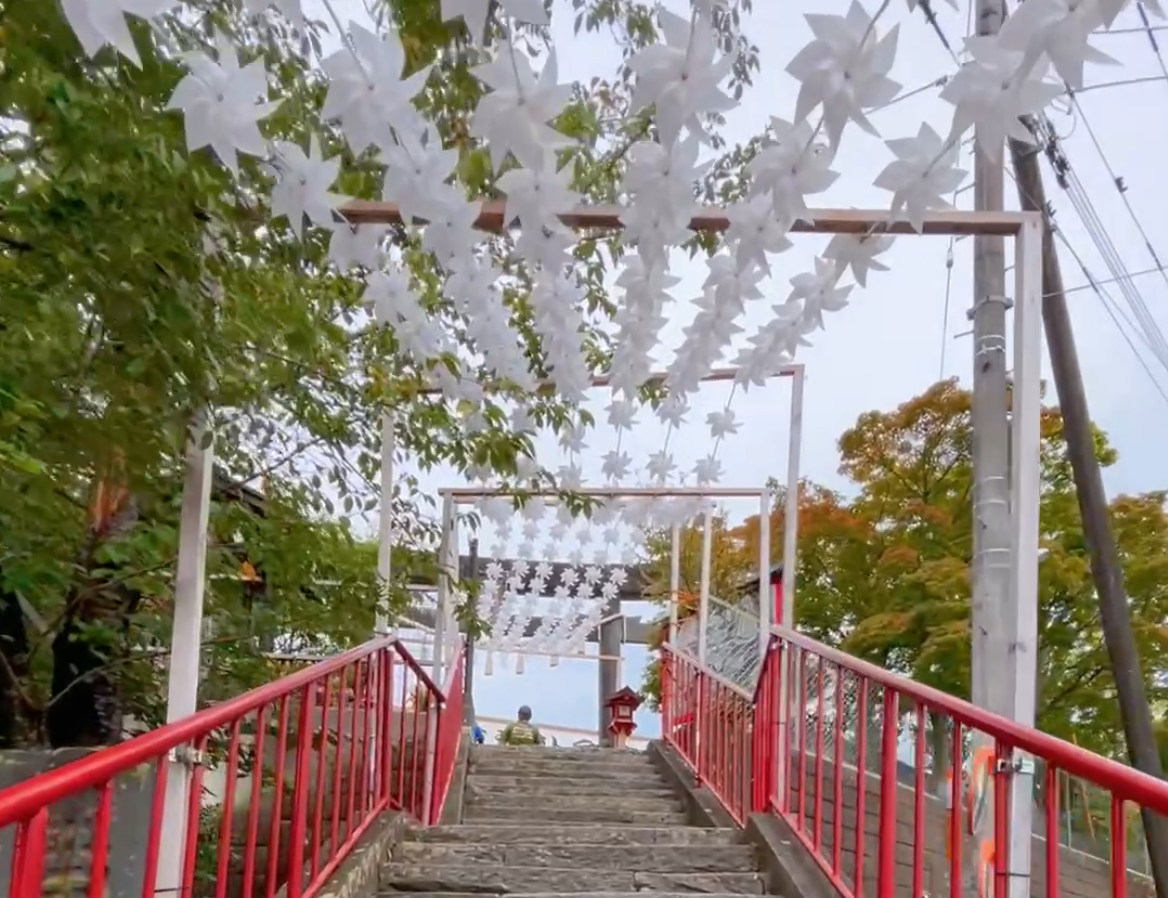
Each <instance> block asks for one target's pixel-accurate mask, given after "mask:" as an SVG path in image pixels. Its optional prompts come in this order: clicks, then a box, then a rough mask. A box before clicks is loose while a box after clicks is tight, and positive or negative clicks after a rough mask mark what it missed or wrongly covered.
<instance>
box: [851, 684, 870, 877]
mask: <svg viewBox="0 0 1168 898" xmlns="http://www.w3.org/2000/svg"><path fill="white" fill-rule="evenodd" d="M867 805H868V679H867V677H863V676H861V677H860V692H859V694H858V695H857V696H856V873H855V876H854V878H853V883H854V884H853V886H852V891H853V892H854V893H855V895H856V898H863V894H864V850H865V848H866V846H867V843H868V840H867V838H866V836H865V833H864V824H865V821H866V820H867V819H868V818H867V815H866V813H865V811H866V810H867Z"/></svg>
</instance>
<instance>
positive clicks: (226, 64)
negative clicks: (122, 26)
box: [95, 0, 280, 175]
mask: <svg viewBox="0 0 1168 898" xmlns="http://www.w3.org/2000/svg"><path fill="white" fill-rule="evenodd" d="M107 3H108V0H97V2H96V3H95V6H102V5H103V4H107ZM215 51H216V57H217V58H216V59H212V58H211V57H210V56H208V55H207V54H206V53H201V52H193V53H184V54H183V62H185V63H186V65H187V68H188V69H190V72H189V74H187V75H185V76H183V79H182V80H181V81H179V83H178V84H177V85H176V86H175V89H174V93H172V94H171V95H170V100H169V101H168V102H167V104H166V108H167V109H177V110H181V111H182V113H183V116H184V117H183V128H184V130H185V133H186V141H187V151H188V152H194V151H195V150H199V149H202V148H203V147H210V148H211V149H212V150H213V151H214V153H215V156H216V157H217V158H218V159H219V161H220V162H221V163H222V164H223V165H224V166H225V167H226V168H227V170H228V171H230V172H231V173H232V174H233V175H238V174H239V157H238V155H237V154H238V153H245V154H247V155H249V156H263V155H265V154H266V153H267V143H266V141H265V140H264V138H263V135H262V134H260V129H259V124H258V123H259V122H260V121H261V120H262V119H265V118H267V117H268V116H269V115H271V114H272V113H273V112H275V111H276V108H277V107H278V106H279V105H280V104H279V102H276V103H268V102H263V101H266V99H267V96H268V74H267V71H266V70H265V69H264V63H263V60H261V59H257V60H255V61H254V62H250V63H248V64H247V65H245V66H243V67H242V68H240V65H239V57H238V56H237V55H236V52H235V47H234V46H233V45H232V43H231V39H230V38H229V37H228V36H227V35H226V34H224V33H222V32H219V33H217V34H216V37H215Z"/></svg>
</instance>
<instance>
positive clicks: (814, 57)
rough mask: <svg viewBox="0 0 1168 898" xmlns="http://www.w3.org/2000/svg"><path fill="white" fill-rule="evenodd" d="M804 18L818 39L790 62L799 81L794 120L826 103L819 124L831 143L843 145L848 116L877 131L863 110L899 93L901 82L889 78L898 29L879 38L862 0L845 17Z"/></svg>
mask: <svg viewBox="0 0 1168 898" xmlns="http://www.w3.org/2000/svg"><path fill="white" fill-rule="evenodd" d="M804 18H805V19H806V20H807V24H808V25H809V26H810V27H811V32H812V34H814V35H815V39H814V40H813V41H811V43H809V44H808V45H807V46H805V47H804V48H803V49H802V50H800V51H799V53H797V54H796V55H795V58H794V59H793V60H791V63H790V64H789V65H788V66H787V73H788V74H790V75H791V76H792V77H793V78H795V79H796V80H797V81H799V82H800V87H799V96H798V98H797V99H796V101H795V120H796V121H803V120H805V119H806V118H807V117H808V116H809V115H810V114H811V113H812V112H813V111H814V110H815V108H816V107H818V106H822V107H823V119H822V123H821V124H822V127H823V129H824V130H825V131H826V132H827V139H828V143H829V144H830V145H831V146H833V147H835V146H839V142H840V135H842V134H843V130H844V127H845V126H846V125H847V123H848V122H849V121H852V122H855V123H856V124H857V125H859V126H860V127H861V128H863V129H864V130H865V131H867V132H868V133H869V134H873V135H876V134H877V131H876V128H875V127H873V125H872V123H871V122H869V121H868V118H867V116H866V115H865V114H864V113H865V112H866V111H867V110H870V109H874V108H877V107H879V106H884V105H885V104H887V103H890V102H892V100H893V98H894V97H896V95H897V94H898V93H900V85H899V84H898V83H897V82H895V81H893V80H892V79H891V78H889V77H888V73H889V72H890V71H892V64H893V63H894V62H895V61H896V38H897V28H895V27H894V28H893V29H892V30H891V31H889V32H888V34H886V35H885V36H884V37H882V38H877V36H876V22H875V21H874V20H873V19H872V17H871V16H870V15H869V14H868V11H867V10H866V9H864V7H863V6H862V5H861V4H860V3H859V2H858V0H853V2H852V5H851V6H850V7H848V12H847V15H846V16H837V15H825V14H823V13H808V14H807V15H805V16H804Z"/></svg>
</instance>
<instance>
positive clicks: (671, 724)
mask: <svg viewBox="0 0 1168 898" xmlns="http://www.w3.org/2000/svg"><path fill="white" fill-rule="evenodd" d="M833 672H834V687H833V688H834V690H835V693H834V695H832V696H830V699H831V701H829V696H828V695H827V686H828V683H829V682H830V681H831V680H832V677H831V676H829V674H831V673H833ZM813 676H814V680H812V677H813ZM784 681H785V690H786V691H785V692H784V685H783V684H784ZM812 684H814V685H817V686H818V689H817V694H816V695H811V694H810V689H809V688H808V687H809V686H811V685H812ZM845 690H847V691H848V694H849V695H851V696H853V697H854V698H853V700H852V704H854V707H855V713H854V714H853V715H851V716H850V717H848V716H847V715H846V713H845V712H846V710H847V708H848V704H849V700H848V699H847V697H846V696H845V695H844V692H845ZM873 699H874V701H872V700H873ZM661 713H662V721H663V729H662V732H663V737H664V739H665V740H666V741H667V742H668V743H669V744H671V745H673V746H674V747H675V748H676V749H677V751H678V752H679V754H680V755H681V757H682V758H683V760H685V762H686V763H687V764H689V765H690V766H691V767H692V768H693V769H694V771H695V773H698V774H700V777H701V780H702V781H703V783H704V784H705V785H707V786H709V787H710V788H711V789H712V790H713V791H714V793H715V794H716V796H717V797H718V798H719V800H720V801H721V802H722V804H723V805H724V806H725V807H726V809H727V810H728V811H729V812H730V814H731V815H732V816H733V817H734V819H735V820H737V821H738V822H739V823H743V822H744V820H745V816H746V814H747V813H751V812H755V813H759V812H761V813H775V814H777V815H779V816H781V817H783V818H784V819H785V820H786V822H787V824H788V826H789V830H790V832H791V833H792V835H793V836H794V837H795V838H796V839H797V840H798V841H799V842H800V844H802V846H803V847H804V848H806V850H807V851H808V853H809V855H810V856H811V858H812V859H813V860H814V861H815V862H816V863H817V864H818V866H819V867H820V869H821V870H822V871H823V873H824V874H825V875H826V877H827V878H828V880H829V881H830V882H831V883H832V885H833V886H834V887H835V889H836V890H837V891H838V892H839V894H840V895H841V896H842V898H864V896H865V894H866V895H868V896H871V898H900V896H909V898H923V896H925V895H946V894H947V895H948V898H962V896H970V898H973V896H979V898H1009V895H1010V893H1011V892H1012V891H1016V890H1014V889H1013V888H1012V887H1013V886H1015V885H1017V884H1018V880H1017V877H1019V876H1025V875H1026V872H1025V871H1017V870H1012V869H1011V866H1010V850H1009V849H1010V841H1011V839H1010V837H1011V832H1010V825H1011V820H1012V819H1013V818H1012V815H1011V813H1010V807H1009V805H1010V802H1011V801H1012V800H1013V793H1014V792H1015V791H1017V790H1016V788H1015V787H1014V783H1013V777H1015V776H1016V775H1018V774H1017V773H1016V772H1015V771H1017V770H1025V769H1026V768H1027V767H1029V764H1030V759H1031V758H1033V759H1036V760H1037V761H1038V762H1039V763H1038V764H1037V767H1038V769H1039V770H1040V771H1041V775H1040V776H1039V777H1037V779H1038V784H1039V786H1040V796H1041V808H1042V818H1044V821H1045V826H1044V827H1043V828H1042V829H1043V831H1044V832H1045V833H1046V834H1047V839H1046V841H1045V842H1044V843H1042V844H1043V847H1042V848H1041V849H1038V848H1036V849H1035V850H1034V856H1033V858H1032V861H1033V873H1034V875H1037V876H1040V877H1042V879H1043V880H1044V888H1042V889H1039V888H1037V887H1035V888H1034V889H1027V890H1026V891H1029V892H1031V893H1032V894H1035V895H1037V894H1041V893H1043V892H1045V894H1046V896H1048V898H1056V896H1061V895H1064V894H1067V893H1066V891H1065V889H1064V884H1063V883H1062V882H1061V881H1060V873H1061V871H1060V862H1059V861H1060V852H1064V851H1068V850H1070V849H1067V848H1066V847H1063V846H1060V844H1059V837H1058V833H1059V826H1058V814H1059V798H1058V783H1059V778H1060V776H1071V777H1075V778H1076V779H1079V780H1085V781H1087V782H1088V783H1091V784H1093V785H1094V787H1095V788H1096V789H1099V790H1102V791H1104V792H1107V793H1109V795H1110V813H1109V817H1110V840H1109V841H1110V847H1109V848H1107V849H1103V850H1102V854H1103V855H1104V856H1103V857H1100V858H1097V859H1096V862H1097V863H1098V864H1099V866H1100V867H1101V868H1107V869H1109V875H1108V879H1107V881H1108V882H1109V885H1110V892H1111V898H1127V895H1128V892H1129V890H1130V889H1132V888H1133V887H1134V886H1133V885H1132V883H1133V882H1135V881H1136V880H1135V879H1133V877H1136V876H1138V874H1134V873H1132V871H1130V870H1128V869H1127V843H1128V839H1127V825H1126V824H1127V819H1126V815H1125V814H1124V811H1125V809H1126V808H1127V806H1128V805H1139V806H1141V807H1144V808H1147V809H1150V810H1151V811H1153V812H1155V813H1157V814H1168V782H1163V781H1160V780H1157V779H1154V778H1152V777H1148V776H1146V775H1144V774H1142V773H1139V772H1138V771H1136V770H1133V769H1132V768H1130V767H1128V766H1126V765H1124V764H1121V763H1119V762H1117V761H1113V760H1109V759H1106V758H1102V757H1099V756H1097V755H1093V754H1091V753H1090V752H1088V751H1085V750H1083V749H1081V748H1079V747H1078V746H1075V745H1072V744H1070V743H1067V742H1064V741H1062V740H1060V739H1056V738H1054V737H1052V736H1049V735H1047V734H1044V733H1041V732H1039V731H1037V730H1034V729H1030V728H1027V727H1024V726H1021V725H1019V724H1017V723H1014V722H1012V721H1009V720H1006V719H1004V718H1002V717H998V716H997V715H994V714H991V713H989V712H987V711H985V710H982V709H980V708H976V707H974V706H973V705H971V704H970V703H969V702H966V701H962V700H960V699H956V698H954V697H953V696H950V695H947V694H945V693H942V692H940V691H938V690H936V689H932V688H930V687H927V686H923V685H921V684H919V683H915V682H913V681H911V680H907V679H905V678H903V677H899V676H896V675H894V674H891V673H889V672H888V671H885V670H882V669H880V668H879V667H876V666H875V665H872V664H869V663H867V662H864V661H861V660H859V659H856V658H852V657H850V656H848V655H846V654H844V653H843V652H840V651H837V650H835V649H832V648H829V647H827V646H824V645H821V644H819V643H817V642H815V641H814V640H812V639H809V638H807V637H805V636H802V635H800V634H797V633H794V632H792V631H790V630H787V629H785V628H781V627H776V628H775V629H774V631H773V633H772V639H771V642H770V646H769V648H768V650H767V653H766V655H765V656H764V658H763V661H762V664H761V666H760V670H759V675H758V680H757V683H756V686H755V689H754V692H753V695H752V696H750V697H748V696H747V695H746V693H745V692H744V691H743V690H741V689H740V688H739V687H737V686H735V685H734V684H731V683H728V682H726V681H724V680H722V679H721V678H719V677H717V676H716V675H715V674H713V673H712V672H711V671H709V670H707V669H704V668H703V667H702V666H701V665H700V664H698V663H697V661H696V660H695V659H693V658H690V657H688V656H686V655H685V654H684V653H681V652H679V651H677V650H676V649H675V648H674V647H672V646H668V645H667V646H665V647H663V650H662V706H661ZM783 714H785V715H786V719H785V721H784V719H783V717H782V715H783ZM829 714H830V716H831V718H832V719H831V726H832V731H831V736H832V738H831V744H832V746H833V748H832V755H833V756H832V757H831V758H830V759H828V758H825V756H824V752H825V746H824V743H825V741H826V739H825V728H826V726H827V719H828V715H829ZM811 726H814V727H815V730H814V732H813V733H809V728H810V727H811ZM929 730H931V731H932V732H933V734H934V739H933V741H932V742H930V741H929V739H928V738H927V733H928V732H929ZM902 731H903V732H904V734H905V736H908V735H910V734H911V736H912V738H902ZM930 745H931V746H932V747H933V749H934V750H935V751H940V753H941V757H940V758H938V757H932V758H930V757H929V754H928V751H927V749H928V748H929V747H930ZM978 745H980V746H986V747H988V746H993V748H992V751H989V750H988V748H983V749H980V750H979V751H983V752H985V754H982V755H979V757H980V759H981V760H980V761H979V767H978V771H980V773H978V772H977V771H974V770H973V769H972V759H973V754H972V751H973V748H972V746H978ZM848 748H850V749H852V751H851V752H850V756H849V752H848V751H845V749H848ZM873 750H876V751H878V753H879V757H878V758H877V759H876V762H875V763H873V761H872V759H871V757H870V755H871V752H872V751H873ZM812 753H814V757H810V755H811V754H812ZM946 754H947V755H948V759H946V758H945V755H946ZM987 757H988V766H980V765H982V764H985V760H986V758H987ZM909 758H911V762H910V760H909ZM938 762H940V763H942V764H944V765H946V766H945V767H941V766H938ZM1020 765H1022V766H1020ZM906 768H909V769H906ZM745 770H750V771H751V773H752V775H753V777H752V778H753V784H752V787H751V788H749V789H748V788H747V787H746V786H743V787H742V788H738V784H739V783H741V782H742V772H743V771H745ZM974 773H977V775H976V776H974V775H973V774H974ZM983 773H984V776H983V775H982V774H983ZM828 778H830V779H831V780H832V781H833V782H832V784H830V787H827V785H828V784H826V782H825V780H826V779H828ZM946 779H947V780H948V782H947V785H945V786H944V788H942V783H943V782H945V780H946ZM966 784H968V787H969V794H968V795H966V788H965V786H966ZM934 785H935V786H936V789H935V791H934V789H933V786H934ZM811 789H814V790H815V792H814V795H810V794H809V790H811ZM869 796H870V798H869ZM991 798H992V806H993V815H992V819H990V820H988V821H986V823H988V827H986V826H982V828H980V829H977V830H976V832H975V831H974V826H975V822H976V821H975V817H976V816H978V815H977V814H975V813H974V806H975V804H977V803H980V802H982V801H988V800H989V799H991ZM869 800H872V801H877V802H878V807H879V810H878V813H877V815H876V816H874V817H870V816H869V814H868V810H867V809H868V803H869ZM1035 800H1039V796H1038V795H1036V796H1035ZM828 801H830V802H831V803H832V804H833V805H834V806H833V807H832V809H831V820H830V824H831V826H830V835H829V833H828V831H825V828H824V825H823V824H824V821H825V820H826V818H827V810H826V807H825V803H826V802H828ZM934 813H935V814H936V815H937V819H939V820H943V821H944V825H943V826H935V825H931V824H930V823H929V820H930V819H932V818H931V816H930V815H931V814H934ZM910 818H911V825H910ZM987 830H988V831H987ZM975 835H976V836H977V838H980V839H982V841H981V842H978V841H977V838H975ZM1037 844H1038V843H1036V845H1037ZM873 846H874V849H875V852H876V858H875V868H876V869H875V871H874V873H875V875H874V877H871V878H869V877H868V875H866V871H867V870H868V868H869V865H868V864H867V863H866V860H867V855H868V854H870V853H871V851H872V850H873ZM848 851H851V853H852V854H853V855H854V858H852V859H849V858H847V852H848ZM942 855H943V856H944V860H945V863H944V865H940V864H936V863H931V862H930V857H931V856H938V857H940V856H942ZM849 860H851V863H849ZM1082 863H1083V862H1082V861H1079V862H1078V863H1077V865H1076V866H1077V867H1078V866H1081V865H1082ZM848 868H850V869H848ZM1064 875H1065V874H1064ZM938 877H939V878H940V879H941V880H942V881H937V878H938ZM1147 885H1148V886H1149V887H1150V883H1148V884H1147ZM1144 891H1145V889H1144V888H1141V889H1139V890H1138V891H1137V894H1143V893H1144Z"/></svg>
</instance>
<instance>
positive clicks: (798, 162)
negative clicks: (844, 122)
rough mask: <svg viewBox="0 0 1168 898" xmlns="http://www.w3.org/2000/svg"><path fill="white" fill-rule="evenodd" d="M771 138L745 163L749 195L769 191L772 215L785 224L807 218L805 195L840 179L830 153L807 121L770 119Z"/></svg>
mask: <svg viewBox="0 0 1168 898" xmlns="http://www.w3.org/2000/svg"><path fill="white" fill-rule="evenodd" d="M770 132H771V140H770V142H769V143H767V144H765V145H764V146H763V148H762V149H761V150H759V152H758V155H757V156H755V157H754V158H753V159H752V160H751V161H750V163H749V164H748V165H747V166H746V171H747V174H748V175H750V192H751V195H752V196H756V195H758V194H769V195H770V198H771V202H772V203H773V204H774V214H775V217H776V218H778V220H779V221H780V222H782V223H784V224H786V225H788V226H790V225H791V224H793V223H794V222H796V221H800V220H806V219H807V218H809V217H810V213H809V211H808V207H807V197H809V196H813V195H815V194H817V193H823V192H824V191H825V190H827V189H828V188H829V187H831V185H832V184H834V183H835V182H836V179H837V178H839V174H838V173H837V172H835V171H832V169H831V161H832V152H831V149H830V148H829V147H827V146H825V145H824V144H822V143H820V142H817V141H816V137H815V132H814V131H813V130H812V128H811V125H809V124H808V123H807V122H806V121H801V122H798V123H796V124H791V123H790V122H787V121H784V120H783V119H780V118H774V117H772V118H771V123H770Z"/></svg>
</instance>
